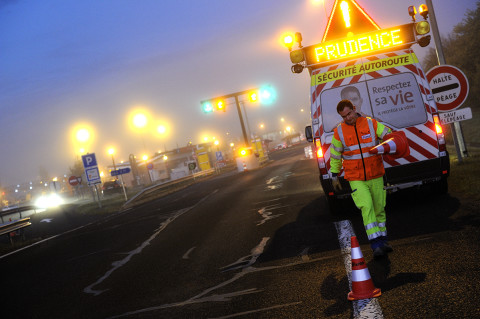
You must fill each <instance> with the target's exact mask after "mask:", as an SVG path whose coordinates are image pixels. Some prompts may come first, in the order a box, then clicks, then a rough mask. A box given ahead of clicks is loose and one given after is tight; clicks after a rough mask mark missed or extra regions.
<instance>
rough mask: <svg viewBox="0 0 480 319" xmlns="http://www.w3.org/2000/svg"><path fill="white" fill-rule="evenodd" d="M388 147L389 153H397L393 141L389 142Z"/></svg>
mask: <svg viewBox="0 0 480 319" xmlns="http://www.w3.org/2000/svg"><path fill="white" fill-rule="evenodd" d="M388 145H389V146H390V153H395V152H396V151H397V144H395V142H394V141H393V140H389V141H388Z"/></svg>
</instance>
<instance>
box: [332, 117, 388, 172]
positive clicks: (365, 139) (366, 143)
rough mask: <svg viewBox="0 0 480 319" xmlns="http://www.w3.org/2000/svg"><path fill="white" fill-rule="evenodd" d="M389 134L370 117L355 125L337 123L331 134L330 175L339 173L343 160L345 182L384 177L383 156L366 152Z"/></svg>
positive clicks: (360, 120) (362, 118)
mask: <svg viewBox="0 0 480 319" xmlns="http://www.w3.org/2000/svg"><path fill="white" fill-rule="evenodd" d="M390 131H391V130H390V129H389V128H388V127H386V126H385V125H383V124H382V123H379V122H377V121H376V120H374V119H372V118H369V117H358V118H357V121H356V123H355V125H348V124H346V123H345V122H342V123H340V124H339V125H338V126H337V127H336V128H335V130H334V134H333V138H332V143H331V145H330V170H331V172H332V173H339V172H340V169H341V167H342V157H343V168H344V170H345V179H346V180H349V181H363V180H365V181H366V180H370V179H374V178H377V177H381V176H383V175H384V174H385V169H384V168H383V161H382V156H381V155H378V154H377V155H372V154H370V153H369V152H368V151H369V150H370V149H371V148H372V147H374V146H376V145H378V144H379V139H383V137H384V136H385V135H386V134H388V133H390Z"/></svg>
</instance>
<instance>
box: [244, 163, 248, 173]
mask: <svg viewBox="0 0 480 319" xmlns="http://www.w3.org/2000/svg"><path fill="white" fill-rule="evenodd" d="M243 171H244V172H246V171H248V169H247V163H245V162H243Z"/></svg>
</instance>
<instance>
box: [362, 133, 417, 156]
mask: <svg viewBox="0 0 480 319" xmlns="http://www.w3.org/2000/svg"><path fill="white" fill-rule="evenodd" d="M384 139H385V142H383V143H381V144H379V145H377V146H375V147H373V148H372V149H371V150H370V151H369V153H370V154H384V155H387V154H388V156H389V157H392V158H400V157H405V156H408V155H410V147H409V146H408V139H407V136H406V135H405V132H403V131H396V132H392V133H390V134H387V135H385V137H384Z"/></svg>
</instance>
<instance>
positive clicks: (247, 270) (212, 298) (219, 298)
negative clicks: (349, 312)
mask: <svg viewBox="0 0 480 319" xmlns="http://www.w3.org/2000/svg"><path fill="white" fill-rule="evenodd" d="M337 258H338V256H337V255H334V256H327V257H320V258H315V259H310V260H309V261H297V262H293V263H289V264H285V265H278V266H268V267H262V268H255V267H251V266H250V267H248V268H243V269H242V271H241V272H239V273H236V274H235V275H234V276H233V277H232V278H231V279H229V280H227V281H224V282H222V283H220V284H218V285H216V286H214V287H211V288H208V289H206V290H204V291H203V292H202V293H200V294H198V295H196V296H194V297H192V298H190V299H188V300H185V301H181V302H176V303H171V304H163V305H159V306H154V307H148V308H143V309H139V310H134V311H129V312H126V313H123V314H120V315H116V316H113V317H109V318H121V317H126V316H130V315H134V314H139V313H145V312H149V311H154V310H161V309H166V308H172V307H181V306H186V305H190V304H193V303H201V302H210V301H229V300H230V297H233V296H240V295H245V294H251V293H258V292H261V291H263V290H258V289H256V288H251V289H247V290H242V291H237V292H233V293H227V294H223V295H212V296H208V297H202V296H204V295H206V294H208V293H210V292H212V291H214V290H216V289H219V288H222V287H224V286H227V285H229V284H231V283H233V282H235V281H237V280H238V279H240V278H242V277H243V276H246V275H248V274H251V273H256V272H260V271H268V270H276V269H280V268H287V267H295V266H298V265H303V264H307V263H313V262H318V261H323V260H327V259H337ZM200 297H202V298H200ZM345 298H346V297H345Z"/></svg>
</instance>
